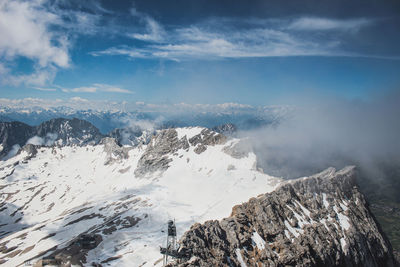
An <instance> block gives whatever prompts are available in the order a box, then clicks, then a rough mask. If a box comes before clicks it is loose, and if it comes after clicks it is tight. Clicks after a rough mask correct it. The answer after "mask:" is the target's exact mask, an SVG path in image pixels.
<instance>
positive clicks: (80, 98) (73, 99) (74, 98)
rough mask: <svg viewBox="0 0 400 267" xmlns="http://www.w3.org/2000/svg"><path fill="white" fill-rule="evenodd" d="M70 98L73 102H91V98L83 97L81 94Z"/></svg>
mask: <svg viewBox="0 0 400 267" xmlns="http://www.w3.org/2000/svg"><path fill="white" fill-rule="evenodd" d="M70 100H71V101H73V102H89V100H87V99H86V98H82V97H79V96H75V97H71V98H70Z"/></svg>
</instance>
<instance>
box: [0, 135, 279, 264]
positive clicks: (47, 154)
mask: <svg viewBox="0 0 400 267" xmlns="http://www.w3.org/2000/svg"><path fill="white" fill-rule="evenodd" d="M200 131H201V129H199V128H193V129H189V128H186V129H177V133H178V136H179V139H182V138H188V139H189V138H190V137H192V135H195V134H198V133H199V132H200ZM189 135H190V136H189ZM238 142H239V140H238V139H230V140H228V141H227V142H226V143H224V144H220V145H214V146H208V147H207V149H206V150H205V151H204V152H202V153H200V154H198V153H196V152H194V149H195V147H194V146H192V145H190V146H189V148H188V149H179V150H178V151H177V152H176V153H173V154H170V155H168V157H169V159H171V160H172V161H171V162H170V163H169V168H168V169H167V170H166V171H163V172H161V171H159V172H155V173H153V174H151V175H148V176H146V178H143V177H135V175H134V171H135V168H136V166H137V164H138V161H139V159H140V157H141V156H142V155H143V153H144V152H145V151H146V145H139V146H136V147H124V149H125V151H126V153H127V156H126V157H124V156H121V153H114V152H110V151H109V150H106V149H105V146H106V145H103V144H101V145H96V146H90V145H89V146H83V147H80V146H65V147H39V148H38V152H37V154H36V155H35V156H34V157H32V158H29V157H28V156H29V155H27V152H25V151H23V152H22V153H20V154H18V155H16V156H15V157H13V158H11V159H9V160H7V161H3V162H0V192H1V194H0V222H1V223H0V264H2V265H4V266H19V265H24V264H25V263H26V262H30V263H34V262H36V261H37V260H39V259H40V258H42V257H43V256H45V255H49V254H51V253H52V252H54V251H55V250H57V251H61V250H63V249H66V248H68V247H69V246H71V244H74V242H76V238H77V237H78V236H79V235H80V234H82V233H92V234H96V235H99V236H101V242H100V243H99V244H98V246H97V247H96V248H95V249H92V250H90V251H89V252H88V253H87V256H86V263H85V262H82V264H84V265H87V266H90V265H91V264H92V263H102V264H103V266H104V265H105V266H161V264H162V261H161V255H160V253H159V246H160V245H164V243H165V237H166V236H165V235H166V234H165V233H164V232H163V231H164V230H165V227H166V222H167V220H169V219H175V220H176V224H177V231H178V238H179V237H180V236H181V235H182V234H183V233H184V231H186V230H188V229H189V227H190V226H191V225H192V224H193V223H195V222H200V223H202V222H204V221H206V220H209V219H221V218H223V217H227V216H229V215H230V211H231V209H232V207H233V206H234V205H236V204H240V203H242V202H244V201H247V200H248V199H249V198H250V197H253V196H257V195H258V194H260V193H266V192H270V191H272V190H274V189H275V188H276V187H277V185H278V184H279V183H280V179H278V178H275V177H271V176H268V175H266V174H264V173H262V172H260V171H258V170H257V169H256V168H255V165H256V164H255V163H256V157H255V155H254V154H253V153H252V152H250V153H248V154H247V155H245V156H242V157H241V158H239V157H232V156H230V155H228V154H227V153H225V152H224V151H226V150H225V149H224V148H226V147H232V146H234V145H235V144H236V143H238ZM110 159H112V160H110ZM83 260H84V259H83Z"/></svg>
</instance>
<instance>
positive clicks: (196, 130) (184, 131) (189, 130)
mask: <svg viewBox="0 0 400 267" xmlns="http://www.w3.org/2000/svg"><path fill="white" fill-rule="evenodd" d="M175 130H176V131H177V132H178V139H179V140H180V139H181V138H183V137H184V136H185V135H186V138H187V139H188V140H189V139H190V138H192V137H193V136H196V135H198V134H200V133H201V131H203V130H204V128H202V127H185V128H176V129H175Z"/></svg>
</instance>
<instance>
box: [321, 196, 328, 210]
mask: <svg viewBox="0 0 400 267" xmlns="http://www.w3.org/2000/svg"><path fill="white" fill-rule="evenodd" d="M322 202H323V203H324V206H325V208H329V202H328V200H327V198H326V194H325V193H322Z"/></svg>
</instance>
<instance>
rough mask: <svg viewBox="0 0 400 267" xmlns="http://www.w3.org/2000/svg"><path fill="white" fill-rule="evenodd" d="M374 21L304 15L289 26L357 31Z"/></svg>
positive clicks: (320, 29)
mask: <svg viewBox="0 0 400 267" xmlns="http://www.w3.org/2000/svg"><path fill="white" fill-rule="evenodd" d="M371 23H373V20H371V19H365V18H359V19H344V20H338V19H328V18H316V17H303V18H298V19H295V20H293V21H292V22H291V23H290V24H289V25H288V26H287V28H288V29H290V30H301V31H330V30H337V31H357V30H359V29H361V28H362V27H365V26H367V25H369V24H371Z"/></svg>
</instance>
